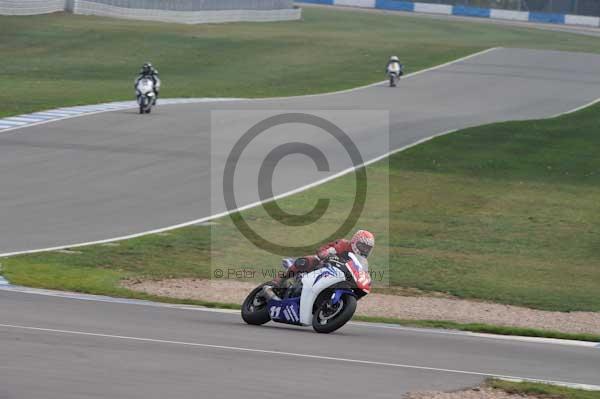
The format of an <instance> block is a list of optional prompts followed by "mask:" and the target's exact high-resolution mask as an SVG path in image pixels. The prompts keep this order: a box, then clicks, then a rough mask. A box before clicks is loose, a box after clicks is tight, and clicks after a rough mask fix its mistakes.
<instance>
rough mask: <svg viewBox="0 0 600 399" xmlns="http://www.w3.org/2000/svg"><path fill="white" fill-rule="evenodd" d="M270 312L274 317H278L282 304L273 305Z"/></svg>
mask: <svg viewBox="0 0 600 399" xmlns="http://www.w3.org/2000/svg"><path fill="white" fill-rule="evenodd" d="M269 313H270V314H271V318H272V319H278V318H279V314H280V313H281V306H271V308H270V309H269Z"/></svg>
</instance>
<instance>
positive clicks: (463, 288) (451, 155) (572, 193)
mask: <svg viewBox="0 0 600 399" xmlns="http://www.w3.org/2000/svg"><path fill="white" fill-rule="evenodd" d="M599 131H600V104H598V105H595V106H593V107H590V108H588V109H585V110H582V111H579V112H577V113H574V114H570V115H565V116H562V117H559V118H555V119H549V120H540V121H523V122H509V123H498V124H492V125H488V126H482V127H477V128H471V129H466V130H463V131H460V132H457V133H454V134H452V135H448V136H444V137H440V138H437V139H435V140H432V141H430V142H428V143H425V144H422V145H420V146H417V147H414V148H412V149H409V150H407V151H405V152H402V153H399V154H396V155H394V156H392V157H391V158H390V159H389V162H384V161H382V162H379V163H377V164H374V165H371V166H369V167H368V168H367V175H368V181H369V186H370V187H373V188H374V189H375V191H374V192H372V193H371V194H372V195H370V196H369V198H368V201H370V202H368V203H367V204H368V208H367V209H369V211H368V212H366V213H364V214H363V215H362V216H361V219H360V221H359V224H360V225H361V226H364V227H365V228H368V229H371V230H373V231H376V232H377V233H378V246H377V250H376V251H375V253H374V255H373V257H372V258H373V260H372V264H373V265H374V266H377V265H384V266H386V267H387V266H388V265H389V279H390V283H391V284H392V285H393V286H399V287H416V288H418V289H420V290H424V291H440V292H446V293H449V294H451V295H454V296H457V297H461V298H475V299H482V300H488V301H495V302H500V303H507V304H514V305H521V306H528V307H532V308H539V309H545V310H559V311H574V310H586V311H600V295H598V288H599V282H600V247H599V246H598V242H600V203H599V202H598V198H600V157H598V156H597V154H598V153H599V150H600V135H598V134H597V132H599ZM353 179H354V177H353V176H352V175H349V176H345V177H342V178H339V179H336V180H334V181H332V182H329V183H327V184H324V185H322V186H319V187H316V188H314V189H312V190H309V191H306V192H303V193H301V194H298V195H295V196H292V197H289V198H286V199H284V200H282V201H280V202H279V203H280V205H281V207H282V208H283V209H286V210H287V211H289V212H295V213H301V212H303V211H306V210H307V209H311V208H312V206H313V205H314V203H315V199H316V198H321V197H326V196H328V197H329V198H331V201H332V202H334V203H335V201H339V203H341V204H344V203H347V202H348V201H349V198H352V193H353V187H352V181H353ZM387 179H389V187H390V190H389V191H388V190H387V187H388V185H386V184H383V182H386V181H387ZM380 183H381V184H380ZM381 187H384V188H385V190H382V189H381ZM378 188H379V189H380V190H381V191H379V192H378V191H377V189H378ZM333 209H334V211H335V210H337V209H340V210H339V212H338V213H335V212H334V213H333V214H330V215H329V214H328V215H327V216H326V217H327V218H331V220H332V221H335V220H339V218H340V217H341V216H343V215H342V214H341V213H342V212H344V210H345V209H347V207H343V206H341V207H333ZM243 216H244V218H245V219H246V220H249V221H251V225H252V227H253V228H255V229H257V231H260V232H261V233H263V234H265V235H267V236H268V235H271V236H277V235H280V234H284V233H283V231H285V230H282V226H281V225H280V224H279V223H276V222H274V221H273V220H272V218H271V217H270V216H269V215H268V214H267V213H266V212H265V210H264V209H263V208H255V209H251V210H248V211H245V212H244V213H243ZM323 223H325V225H326V224H327V220H325V221H324V222H323ZM388 225H389V226H388ZM283 229H285V226H283ZM310 234H315V232H314V229H311V228H310V226H309V230H307V231H306V237H304V238H306V239H310V238H311V237H310ZM291 255H299V254H291ZM2 263H3V273H4V275H5V276H6V277H7V278H8V279H9V280H10V281H12V282H13V283H15V284H22V285H28V286H34V287H46V288H56V289H67V290H73V291H82V292H90V293H98V294H109V295H128V294H127V293H126V292H125V290H123V289H122V288H119V287H118V282H119V280H120V279H123V278H151V279H164V278H180V277H199V278H210V277H212V275H211V273H212V272H213V271H214V270H215V267H219V268H220V267H223V265H231V266H236V265H240V264H244V265H255V267H260V266H264V265H269V266H270V267H277V265H278V263H279V257H278V256H274V255H269V254H266V253H264V252H261V251H259V250H257V249H256V248H255V247H254V246H253V245H252V244H251V243H249V242H248V241H247V240H245V239H244V238H243V237H242V236H241V234H240V232H239V231H238V230H237V229H236V228H235V226H234V225H233V223H232V221H231V219H230V218H222V219H219V220H217V221H215V224H214V225H198V226H191V227H187V228H183V229H179V230H175V231H171V232H167V233H162V234H157V235H150V236H146V237H140V238H136V239H132V240H126V241H122V242H120V243H117V244H110V245H95V246H90V247H83V248H77V249H74V250H73V251H55V252H50V253H41V254H33V255H25V256H16V257H12V258H7V259H3V260H2ZM259 277H260V276H259ZM263 279H266V278H263ZM384 290H385V289H384Z"/></svg>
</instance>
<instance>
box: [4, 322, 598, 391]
mask: <svg viewBox="0 0 600 399" xmlns="http://www.w3.org/2000/svg"><path fill="white" fill-rule="evenodd" d="M0 327H4V328H12V329H18V330H29V331H40V332H48V333H57V334H67V335H81V336H91V337H98V338H109V339H119V340H129V341H138V342H145V343H158V344H169V345H181V346H192V347H201V348H209V349H220V350H229V351H238V352H246V353H261V354H267V355H275V356H287V357H297V358H305V359H315V360H326V361H335V362H343V363H354V364H361V365H368V366H383V367H394V368H404V369H412V370H423V371H432V372H440V373H451V374H462V375H474V376H481V377H492V378H500V379H509V380H518V381H529V382H541V383H546V384H552V385H560V386H570V387H579V389H587V390H600V386H595V385H590V384H582V383H572V382H564V381H553V380H546V379H542V378H530V377H518V376H509V375H503V374H494V373H484V372H478V371H467V370H456V369H447V368H438V367H428V366H417V365H411V364H401V363H388V362H379V361H372V360H360V359H350V358H343V357H334V356H322V355H311V354H304V353H295V352H283V351H276V350H268V349H256V348H244V347H238V346H227V345H215V344H203V343H199V342H185V341H173V340H163V339H155V338H143V337H132V336H126V335H111V334H102V333H92V332H85V331H73V330H60V329H53V328H42V327H32V326H21V325H14V324H0Z"/></svg>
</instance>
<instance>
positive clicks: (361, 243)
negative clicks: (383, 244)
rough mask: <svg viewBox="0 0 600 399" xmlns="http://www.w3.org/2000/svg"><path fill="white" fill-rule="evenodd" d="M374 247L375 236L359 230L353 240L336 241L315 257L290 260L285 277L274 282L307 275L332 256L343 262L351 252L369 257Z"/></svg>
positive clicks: (324, 246) (319, 250) (322, 248)
mask: <svg viewBox="0 0 600 399" xmlns="http://www.w3.org/2000/svg"><path fill="white" fill-rule="evenodd" d="M374 246H375V237H374V236H373V234H371V233H370V232H368V231H366V230H359V231H357V232H356V233H355V234H354V236H353V237H352V240H345V239H343V238H342V239H339V240H335V241H332V242H330V243H327V244H325V245H323V246H322V247H320V248H319V249H318V250H317V252H316V254H315V255H309V256H303V257H301V258H297V259H295V260H293V261H292V260H289V263H291V265H290V266H289V267H288V269H287V273H286V274H285V276H283V278H278V279H275V280H273V281H274V282H275V283H277V284H278V283H280V282H281V281H282V280H283V279H286V278H289V277H292V276H295V275H296V274H298V273H306V272H310V271H313V270H315V269H318V268H319V267H320V266H321V264H322V262H323V261H324V260H326V259H327V258H329V257H331V256H337V257H338V258H339V259H340V260H341V261H343V262H345V261H346V260H348V259H350V258H349V256H348V253H350V252H353V253H355V254H357V255H359V256H363V257H367V256H369V254H370V252H371V250H372V249H373V247H374ZM285 261H286V260H284V264H285Z"/></svg>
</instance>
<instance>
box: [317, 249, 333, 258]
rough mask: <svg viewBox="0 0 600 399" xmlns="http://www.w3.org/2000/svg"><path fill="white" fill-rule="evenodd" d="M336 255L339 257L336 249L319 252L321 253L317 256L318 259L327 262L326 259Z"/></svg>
mask: <svg viewBox="0 0 600 399" xmlns="http://www.w3.org/2000/svg"><path fill="white" fill-rule="evenodd" d="M335 255H337V251H336V249H335V248H334V247H329V248H326V249H324V250H322V251H319V253H318V254H317V256H318V258H319V259H321V260H325V259H327V258H329V257H330V256H335Z"/></svg>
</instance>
